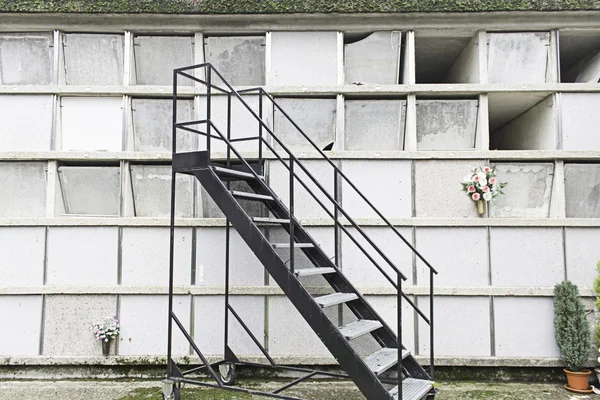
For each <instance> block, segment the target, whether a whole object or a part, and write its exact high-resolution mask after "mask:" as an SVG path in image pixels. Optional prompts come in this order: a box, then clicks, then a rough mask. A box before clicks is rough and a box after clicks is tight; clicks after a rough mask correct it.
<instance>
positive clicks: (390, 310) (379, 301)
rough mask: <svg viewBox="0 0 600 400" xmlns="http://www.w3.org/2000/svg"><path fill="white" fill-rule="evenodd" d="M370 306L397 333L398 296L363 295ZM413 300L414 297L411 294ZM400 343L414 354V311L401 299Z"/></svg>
mask: <svg viewBox="0 0 600 400" xmlns="http://www.w3.org/2000/svg"><path fill="white" fill-rule="evenodd" d="M365 299H366V300H367V301H368V302H369V304H370V305H371V307H373V309H375V312H377V314H379V316H380V317H381V318H383V320H384V321H385V323H386V324H387V325H388V326H389V327H390V328H391V329H392V330H393V331H394V333H396V334H397V333H398V298H397V297H396V296H365ZM411 300H413V302H414V298H412V296H411ZM402 344H403V345H404V347H406V348H407V349H408V350H410V352H411V353H412V354H415V350H416V349H415V311H414V309H413V308H412V306H411V305H410V304H408V302H407V301H406V300H404V299H402Z"/></svg>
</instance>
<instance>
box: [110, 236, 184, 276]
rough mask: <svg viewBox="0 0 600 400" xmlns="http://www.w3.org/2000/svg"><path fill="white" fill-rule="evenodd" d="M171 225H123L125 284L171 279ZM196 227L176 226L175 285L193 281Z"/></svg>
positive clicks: (123, 272)
mask: <svg viewBox="0 0 600 400" xmlns="http://www.w3.org/2000/svg"><path fill="white" fill-rule="evenodd" d="M169 234H170V231H169V228H123V244H122V256H121V258H122V267H121V269H122V277H121V282H122V284H123V285H131V286H152V285H154V286H165V285H167V284H168V283H169V260H170V251H169V246H170V241H169ZM191 265H192V228H178V229H176V230H175V271H174V277H175V285H189V284H190V283H191V274H192V268H191Z"/></svg>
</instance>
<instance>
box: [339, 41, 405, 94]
mask: <svg viewBox="0 0 600 400" xmlns="http://www.w3.org/2000/svg"><path fill="white" fill-rule="evenodd" d="M400 42H401V34H400V32H374V33H372V34H370V35H369V36H367V37H366V38H365V39H362V40H359V41H357V42H354V43H349V44H346V45H345V46H344V66H345V75H346V83H348V84H351V83H353V82H362V83H367V84H368V83H382V84H389V85H393V84H397V83H398V76H399V74H400Z"/></svg>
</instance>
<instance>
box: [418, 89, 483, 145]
mask: <svg viewBox="0 0 600 400" xmlns="http://www.w3.org/2000/svg"><path fill="white" fill-rule="evenodd" d="M477 109H478V100H417V148H418V149H419V150H464V149H474V148H475V131H476V129H477Z"/></svg>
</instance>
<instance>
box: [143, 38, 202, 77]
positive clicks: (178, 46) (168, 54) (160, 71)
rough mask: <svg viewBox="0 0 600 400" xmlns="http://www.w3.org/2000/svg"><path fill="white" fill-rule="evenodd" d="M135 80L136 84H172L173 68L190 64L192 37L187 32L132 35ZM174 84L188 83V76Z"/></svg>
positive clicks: (192, 50)
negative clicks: (172, 34) (174, 34)
mask: <svg viewBox="0 0 600 400" xmlns="http://www.w3.org/2000/svg"><path fill="white" fill-rule="evenodd" d="M133 42H134V47H133V50H134V54H135V83H136V84H138V85H162V86H172V85H173V70H174V69H175V68H181V67H187V66H190V65H194V43H193V42H194V38H193V37H191V36H136V37H135V38H134V39H133ZM178 84H181V85H187V86H192V85H193V82H192V81H191V80H189V79H181V80H180V81H178Z"/></svg>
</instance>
